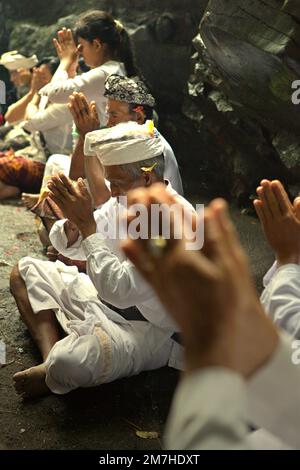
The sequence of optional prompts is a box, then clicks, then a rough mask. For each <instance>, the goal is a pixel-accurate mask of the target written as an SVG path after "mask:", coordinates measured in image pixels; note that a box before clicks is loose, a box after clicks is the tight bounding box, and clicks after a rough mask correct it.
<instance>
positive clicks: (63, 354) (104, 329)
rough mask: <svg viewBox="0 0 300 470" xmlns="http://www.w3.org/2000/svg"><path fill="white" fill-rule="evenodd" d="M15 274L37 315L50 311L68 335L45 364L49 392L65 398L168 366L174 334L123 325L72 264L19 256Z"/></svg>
mask: <svg viewBox="0 0 300 470" xmlns="http://www.w3.org/2000/svg"><path fill="white" fill-rule="evenodd" d="M19 270H20V273H21V276H22V278H23V280H24V282H25V284H26V288H27V292H28V297H29V302H30V304H31V307H32V309H33V312H34V313H36V314H41V312H42V311H43V310H53V312H54V313H55V315H56V318H57V320H58V321H59V323H60V324H61V326H62V328H63V329H64V331H65V332H66V333H67V336H66V337H65V338H63V339H62V340H60V341H58V342H57V343H56V344H55V345H54V347H53V348H52V350H51V351H50V354H49V356H48V358H47V360H46V362H45V366H46V383H47V386H48V387H49V388H50V390H51V391H52V392H54V393H57V394H64V393H67V392H69V391H71V390H74V389H76V388H78V387H92V386H95V385H100V384H101V383H107V382H111V381H113V380H116V379H118V378H121V377H127V376H131V375H136V374H138V373H140V372H141V371H145V370H152V369H157V368H160V367H163V366H165V365H167V364H168V362H169V358H170V355H171V352H172V349H173V347H174V345H176V343H175V344H174V341H173V340H172V339H171V335H172V332H170V331H168V330H164V329H161V328H158V327H156V326H154V325H153V324H151V323H149V322H147V321H127V320H125V319H124V318H123V317H122V316H121V315H119V314H118V313H116V312H114V311H113V310H111V309H110V308H108V307H107V306H106V305H104V304H103V303H102V302H101V301H100V300H99V299H98V296H97V291H96V289H95V288H94V286H93V284H92V282H91V280H90V279H89V277H88V276H87V275H86V274H83V273H78V270H77V268H76V267H74V266H65V265H64V264H63V263H61V262H59V261H56V262H55V263H52V262H50V261H41V260H37V259H34V258H29V257H26V258H23V259H21V261H20V262H19Z"/></svg>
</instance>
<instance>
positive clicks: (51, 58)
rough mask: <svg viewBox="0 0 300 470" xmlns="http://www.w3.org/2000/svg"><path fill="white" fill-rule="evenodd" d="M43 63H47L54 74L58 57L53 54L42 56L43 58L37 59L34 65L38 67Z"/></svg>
mask: <svg viewBox="0 0 300 470" xmlns="http://www.w3.org/2000/svg"><path fill="white" fill-rule="evenodd" d="M44 64H45V65H48V67H49V69H50V72H51V75H54V74H55V72H56V70H57V68H58V66H59V59H58V58H56V57H54V56H49V57H44V58H43V59H41V60H39V61H38V63H37V64H36V67H37V68H39V67H40V66H41V65H44Z"/></svg>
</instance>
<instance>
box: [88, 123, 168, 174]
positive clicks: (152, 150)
mask: <svg viewBox="0 0 300 470" xmlns="http://www.w3.org/2000/svg"><path fill="white" fill-rule="evenodd" d="M163 151H164V146H163V143H162V140H161V137H160V134H159V132H158V131H157V130H156V129H155V127H154V124H153V121H147V122H146V123H145V124H143V125H140V124H138V123H137V122H126V123H121V124H118V125H117V126H114V127H110V128H108V129H102V130H99V131H94V132H89V133H88V134H87V135H86V137H85V142H84V154H85V155H87V156H89V155H97V157H98V158H99V160H100V161H101V163H102V164H103V165H104V166H111V165H126V164H129V163H135V162H140V161H143V160H148V159H150V158H154V157H158V156H159V155H162V154H163Z"/></svg>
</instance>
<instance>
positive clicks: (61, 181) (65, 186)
mask: <svg viewBox="0 0 300 470" xmlns="http://www.w3.org/2000/svg"><path fill="white" fill-rule="evenodd" d="M47 187H48V190H49V197H50V198H51V199H52V200H53V201H54V202H55V203H56V204H57V205H58V207H59V208H60V209H61V211H62V212H63V214H64V216H65V217H66V218H67V219H69V220H70V221H71V222H73V224H75V225H76V226H77V227H78V230H79V231H80V232H81V234H82V236H83V237H84V238H86V237H87V236H89V235H91V234H92V233H95V232H96V224H95V220H94V216H93V205H92V199H91V196H90V194H89V192H88V190H87V187H86V185H85V183H84V181H83V179H82V178H79V179H78V181H77V183H74V182H73V181H71V180H70V179H69V178H68V177H67V176H65V175H64V173H61V172H60V173H58V174H57V175H55V176H53V177H52V178H51V180H50V181H49V182H48V184H47Z"/></svg>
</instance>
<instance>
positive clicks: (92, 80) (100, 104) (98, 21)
mask: <svg viewBox="0 0 300 470" xmlns="http://www.w3.org/2000/svg"><path fill="white" fill-rule="evenodd" d="M74 34H75V39H76V41H77V42H78V45H76V43H75V40H74V37H73V33H72V31H71V30H70V29H66V28H63V29H62V30H61V31H59V32H58V38H57V39H54V40H53V41H54V45H55V47H56V50H57V54H58V57H59V59H60V65H59V67H58V70H57V71H56V74H55V76H54V78H53V80H52V81H51V83H49V84H48V85H46V86H45V87H43V88H42V89H41V90H40V95H41V96H42V97H47V99H49V101H50V102H52V103H58V104H64V105H67V104H68V100H69V97H70V95H71V94H72V93H74V92H82V93H84V95H85V96H86V97H87V99H88V100H89V101H94V102H95V107H96V110H97V115H98V118H99V126H105V125H106V114H105V110H106V104H107V98H105V97H104V84H105V80H106V78H107V77H108V76H109V75H111V74H115V73H116V74H118V75H128V76H131V75H136V74H137V68H136V66H135V64H134V60H133V54H132V50H131V45H130V41H129V37H128V34H127V31H126V29H125V28H124V27H123V25H122V24H121V23H120V22H119V21H117V20H114V18H113V17H112V16H111V15H110V14H109V13H107V12H105V11H100V10H99V11H98V10H95V11H91V12H88V13H83V14H82V15H81V16H80V17H79V19H78V21H77V23H76V25H75V29H74ZM80 55H82V57H83V59H84V61H85V63H86V65H88V66H89V67H90V68H91V70H89V71H88V72H85V73H83V74H81V75H76V73H77V68H78V60H79V56H80ZM75 134H76V133H75ZM75 134H74V146H73V153H75V155H76V153H77V151H78V150H77V148H76V147H77V140H78V137H77V136H76V135H75ZM60 154H61V155H60ZM60 154H57V153H56V154H55V155H54V156H52V157H50V158H49V160H48V163H47V166H46V170H45V178H44V181H43V186H42V188H43V189H45V184H46V183H47V180H48V179H49V176H52V175H53V174H55V173H56V172H57V171H60V170H61V171H64V172H65V173H66V174H69V170H70V165H71V155H70V154H67V155H63V154H62V152H60ZM24 202H25V203H26V205H27V207H29V208H32V207H34V206H35V205H36V204H37V203H38V202H39V195H38V194H35V195H33V194H30V195H24ZM50 225H51V223H50Z"/></svg>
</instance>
